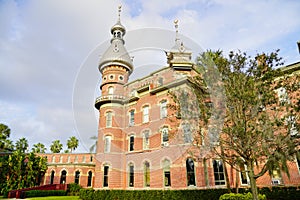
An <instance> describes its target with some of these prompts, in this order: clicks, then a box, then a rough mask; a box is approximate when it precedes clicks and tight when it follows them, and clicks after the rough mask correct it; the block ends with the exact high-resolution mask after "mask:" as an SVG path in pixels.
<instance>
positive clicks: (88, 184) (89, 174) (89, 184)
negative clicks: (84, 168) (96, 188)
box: [87, 171, 93, 187]
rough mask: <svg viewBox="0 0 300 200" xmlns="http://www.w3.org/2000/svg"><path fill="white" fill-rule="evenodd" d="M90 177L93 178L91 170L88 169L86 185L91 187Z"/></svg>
mask: <svg viewBox="0 0 300 200" xmlns="http://www.w3.org/2000/svg"><path fill="white" fill-rule="evenodd" d="M92 179H93V172H91V171H89V173H88V182H87V187H92Z"/></svg>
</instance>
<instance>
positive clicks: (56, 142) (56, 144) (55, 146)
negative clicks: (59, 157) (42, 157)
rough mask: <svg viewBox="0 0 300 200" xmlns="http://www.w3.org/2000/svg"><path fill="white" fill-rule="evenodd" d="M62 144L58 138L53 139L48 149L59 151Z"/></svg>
mask: <svg viewBox="0 0 300 200" xmlns="http://www.w3.org/2000/svg"><path fill="white" fill-rule="evenodd" d="M62 148H63V145H62V144H61V143H60V141H59V140H54V141H53V142H52V144H51V146H50V151H51V152H52V153H60V151H61V150H62Z"/></svg>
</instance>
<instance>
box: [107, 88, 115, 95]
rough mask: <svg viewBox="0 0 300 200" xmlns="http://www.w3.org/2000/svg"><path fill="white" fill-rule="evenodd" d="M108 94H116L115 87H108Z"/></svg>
mask: <svg viewBox="0 0 300 200" xmlns="http://www.w3.org/2000/svg"><path fill="white" fill-rule="evenodd" d="M108 94H109V95H112V94H114V87H113V86H110V87H108Z"/></svg>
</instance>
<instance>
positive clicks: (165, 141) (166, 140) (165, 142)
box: [161, 127, 169, 146]
mask: <svg viewBox="0 0 300 200" xmlns="http://www.w3.org/2000/svg"><path fill="white" fill-rule="evenodd" d="M161 135H162V146H168V145H169V129H168V127H164V128H162V129H161Z"/></svg>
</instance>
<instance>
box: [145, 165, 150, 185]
mask: <svg viewBox="0 0 300 200" xmlns="http://www.w3.org/2000/svg"><path fill="white" fill-rule="evenodd" d="M144 186H145V187H150V164H149V162H147V161H146V162H145V163H144Z"/></svg>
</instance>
